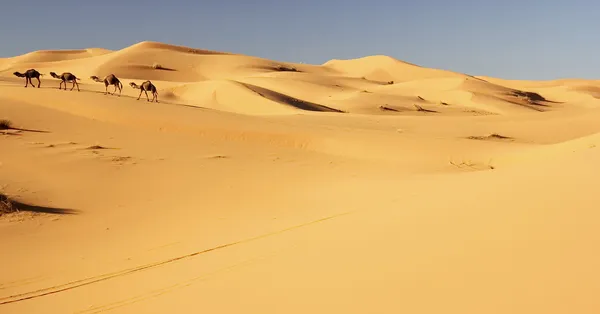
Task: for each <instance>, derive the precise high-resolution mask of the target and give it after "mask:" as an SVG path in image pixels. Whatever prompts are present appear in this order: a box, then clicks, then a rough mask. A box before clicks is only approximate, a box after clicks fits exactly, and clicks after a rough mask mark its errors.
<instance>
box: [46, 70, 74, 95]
mask: <svg viewBox="0 0 600 314" xmlns="http://www.w3.org/2000/svg"><path fill="white" fill-rule="evenodd" d="M50 76H52V77H53V78H55V79H59V80H60V85H58V89H61V88H62V84H63V83H64V84H65V90H67V82H69V81H71V82H73V86H71V90H73V88H75V85H77V91H79V83H77V81H78V80H79V78H78V77H76V76H75V75H74V74H73V73H70V72H63V73H62V74H61V75H56V73H54V72H50Z"/></svg>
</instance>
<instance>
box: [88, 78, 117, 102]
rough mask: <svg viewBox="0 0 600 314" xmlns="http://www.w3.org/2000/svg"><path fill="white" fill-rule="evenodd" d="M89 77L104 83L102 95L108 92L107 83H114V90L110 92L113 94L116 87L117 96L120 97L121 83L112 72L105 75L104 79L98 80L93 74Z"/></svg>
mask: <svg viewBox="0 0 600 314" xmlns="http://www.w3.org/2000/svg"><path fill="white" fill-rule="evenodd" d="M90 78H91V79H92V80H94V81H96V82H99V83H104V87H105V92H104V95H107V94H108V85H114V86H115V91H114V92H113V93H112V94H113V95H114V94H115V93H116V92H117V88H118V89H119V97H121V92H122V90H123V84H122V83H121V81H119V79H118V78H117V77H116V76H115V75H114V74H109V75H107V76H106V77H104V80H100V78H98V77H97V76H95V75H93V76H90Z"/></svg>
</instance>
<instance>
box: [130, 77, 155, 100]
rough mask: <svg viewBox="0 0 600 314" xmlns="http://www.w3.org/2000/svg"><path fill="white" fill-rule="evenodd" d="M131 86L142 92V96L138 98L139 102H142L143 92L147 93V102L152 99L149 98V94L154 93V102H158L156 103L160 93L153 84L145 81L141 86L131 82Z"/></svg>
mask: <svg viewBox="0 0 600 314" xmlns="http://www.w3.org/2000/svg"><path fill="white" fill-rule="evenodd" d="M129 86H131V87H133V88H137V89H139V90H140V95H139V96H138V98H137V100H140V97H142V92H144V93H146V100H147V101H151V100H150V97H148V92H152V101H154V100H156V102H158V91H157V90H156V86H154V84H152V82H150V81H145V82H144V83H142V84H141V85H139V86H138V85H137V84H136V83H134V82H131V83H129Z"/></svg>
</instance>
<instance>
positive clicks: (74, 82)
mask: <svg viewBox="0 0 600 314" xmlns="http://www.w3.org/2000/svg"><path fill="white" fill-rule="evenodd" d="M75 85H77V91H78V92H79V91H80V90H79V83H77V80H74V81H73V87H75ZM73 87H71V90H73Z"/></svg>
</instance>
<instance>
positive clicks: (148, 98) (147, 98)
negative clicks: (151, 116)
mask: <svg viewBox="0 0 600 314" xmlns="http://www.w3.org/2000/svg"><path fill="white" fill-rule="evenodd" d="M144 93H146V101H150V97H148V91H147V90H144Z"/></svg>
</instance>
